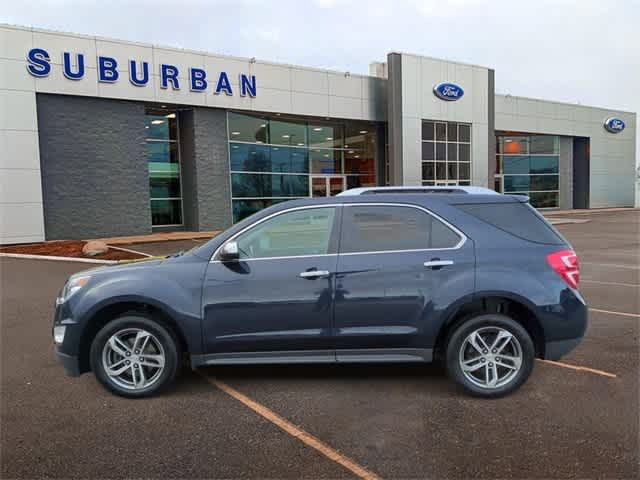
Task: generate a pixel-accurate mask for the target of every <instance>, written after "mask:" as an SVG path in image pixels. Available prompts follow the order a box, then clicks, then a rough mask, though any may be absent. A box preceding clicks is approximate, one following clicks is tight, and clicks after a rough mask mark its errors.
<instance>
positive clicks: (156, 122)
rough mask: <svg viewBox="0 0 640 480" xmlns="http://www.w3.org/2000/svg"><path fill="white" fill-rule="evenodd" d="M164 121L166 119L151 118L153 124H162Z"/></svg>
mask: <svg viewBox="0 0 640 480" xmlns="http://www.w3.org/2000/svg"><path fill="white" fill-rule="evenodd" d="M161 123H164V120H151V125H160V124H161Z"/></svg>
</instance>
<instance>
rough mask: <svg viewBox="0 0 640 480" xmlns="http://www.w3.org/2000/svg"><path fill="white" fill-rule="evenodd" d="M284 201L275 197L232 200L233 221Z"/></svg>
mask: <svg viewBox="0 0 640 480" xmlns="http://www.w3.org/2000/svg"><path fill="white" fill-rule="evenodd" d="M286 201H287V199H276V198H264V199H260V200H233V221H234V223H235V222H239V221H240V220H242V219H243V218H246V217H248V216H249V215H253V214H254V213H256V212H259V211H260V210H262V209H264V208H267V207H270V206H271V205H275V204H276V203H280V202H286Z"/></svg>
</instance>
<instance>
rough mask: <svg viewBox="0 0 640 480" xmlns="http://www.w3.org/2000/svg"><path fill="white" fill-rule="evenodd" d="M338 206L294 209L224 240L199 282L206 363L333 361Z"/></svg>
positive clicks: (268, 218) (271, 217) (275, 215)
mask: <svg viewBox="0 0 640 480" xmlns="http://www.w3.org/2000/svg"><path fill="white" fill-rule="evenodd" d="M339 213H340V210H339V208H337V207H335V206H327V207H324V206H323V207H314V208H306V207H302V208H300V207H299V208H295V209H292V210H287V211H283V212H280V213H277V214H274V215H272V216H270V217H267V218H266V219H264V220H262V221H259V223H258V224H254V225H253V226H250V227H248V228H246V229H244V230H243V231H241V232H239V233H238V234H236V235H235V236H234V237H232V238H231V239H229V240H235V241H236V242H237V246H238V251H239V258H238V259H237V260H233V261H221V260H220V259H219V256H218V257H217V256H216V254H214V257H213V260H212V261H211V262H210V264H209V266H208V268H207V272H206V278H205V281H204V285H203V310H204V312H203V319H204V320H203V337H204V347H205V351H206V352H207V355H208V358H207V361H208V363H216V362H225V361H234V362H237V361H240V362H242V361H247V362H251V361H256V362H267V361H272V362H279V361H287V362H291V361H296V359H299V360H300V361H335V356H334V353H333V348H332V347H333V345H332V339H331V324H332V314H333V293H334V283H333V282H334V280H335V278H334V276H333V273H334V272H335V268H336V262H337V248H336V246H337V239H338V238H337V234H338V233H337V226H338V225H339V223H338V222H339Z"/></svg>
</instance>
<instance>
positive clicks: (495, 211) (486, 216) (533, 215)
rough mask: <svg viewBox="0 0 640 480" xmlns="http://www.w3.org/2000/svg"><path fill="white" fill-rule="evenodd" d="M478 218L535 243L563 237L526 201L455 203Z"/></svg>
mask: <svg viewBox="0 0 640 480" xmlns="http://www.w3.org/2000/svg"><path fill="white" fill-rule="evenodd" d="M456 206H457V208H459V209H460V210H463V211H465V212H467V213H468V214H470V215H473V216H474V217H477V218H479V219H480V220H482V221H484V222H486V223H488V224H490V225H493V226H494V227H497V228H499V229H500V230H504V231H505V232H508V233H510V234H512V235H515V236H516V237H520V238H524V239H525V240H530V241H532V242H537V243H547V244H554V245H557V244H561V243H563V242H564V241H563V239H562V238H561V237H560V236H559V235H558V234H557V233H556V232H555V230H554V229H553V227H551V226H550V225H548V224H547V223H546V222H545V221H544V219H542V217H541V216H540V214H539V213H538V212H536V211H535V210H534V209H533V208H531V206H530V205H528V204H527V203H521V202H510V203H490V204H489V203H487V204H481V203H478V204H467V205H456Z"/></svg>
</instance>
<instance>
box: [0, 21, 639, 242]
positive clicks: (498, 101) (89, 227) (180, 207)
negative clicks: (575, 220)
mask: <svg viewBox="0 0 640 480" xmlns="http://www.w3.org/2000/svg"><path fill="white" fill-rule="evenodd" d="M551 74H552V73H551V72H540V75H551ZM635 134H636V114H635V113H631V112H625V111H617V110H610V109H605V108H596V107H588V106H584V105H575V104H567V103H558V102H554V101H546V100H539V99H531V98H523V97H516V96H511V95H500V94H496V93H495V72H494V70H492V69H491V68H486V67H481V66H476V65H468V64H462V63H457V62H451V61H445V60H439V59H434V58H428V57H422V56H417V55H410V54H405V53H396V52H392V53H389V54H388V55H387V57H386V61H384V62H374V63H372V64H371V67H370V75H366V76H365V75H356V74H353V73H349V72H336V71H328V70H322V69H316V68H307V67H302V66H296V65H285V64H276V63H270V62H265V61H261V60H256V59H254V58H251V59H248V58H236V57H229V56H222V55H217V54H213V53H203V52H197V51H190V50H182V49H175V48H166V47H158V46H153V45H147V44H141V43H132V42H125V41H120V40H112V39H105V38H99V37H92V36H85V35H75V34H68V33H59V32H52V31H45V30H40V29H32V28H21V27H15V26H8V25H0V244H9V243H21V242H35V241H41V240H56V239H72V238H82V239H87V238H99V237H111V236H123V235H144V234H149V233H152V232H155V231H163V230H171V231H174V230H188V231H210V230H219V229H222V228H225V227H227V226H229V225H231V224H232V223H233V222H235V221H238V220H239V219H242V218H244V217H245V216H247V215H249V214H251V213H253V212H255V211H257V210H259V209H261V208H265V207H267V206H269V205H272V204H274V203H277V202H281V201H285V200H288V199H292V198H300V197H308V196H329V195H335V194H336V193H339V192H341V191H343V190H345V189H347V188H353V187H361V186H375V185H479V186H486V187H490V188H493V189H496V190H497V191H500V192H505V193H519V194H524V195H528V196H529V197H530V201H531V203H532V204H533V205H534V206H536V207H538V208H548V209H570V208H596V207H623V206H633V205H634V202H635V201H636V200H635V197H636V188H637V187H636V138H635Z"/></svg>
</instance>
